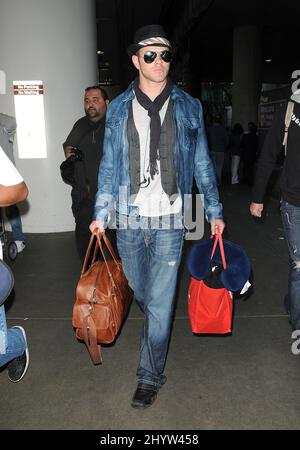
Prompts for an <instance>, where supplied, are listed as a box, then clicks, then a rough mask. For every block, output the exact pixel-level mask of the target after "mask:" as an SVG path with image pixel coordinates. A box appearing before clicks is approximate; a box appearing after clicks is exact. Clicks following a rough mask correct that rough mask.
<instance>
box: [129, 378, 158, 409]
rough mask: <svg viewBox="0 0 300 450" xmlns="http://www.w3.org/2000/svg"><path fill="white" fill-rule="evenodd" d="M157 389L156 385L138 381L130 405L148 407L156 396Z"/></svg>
mask: <svg viewBox="0 0 300 450" xmlns="http://www.w3.org/2000/svg"><path fill="white" fill-rule="evenodd" d="M157 391H158V389H157V387H155V386H153V385H151V384H146V383H138V386H137V389H136V391H135V393H134V396H133V398H132V401H131V406H132V407H133V408H149V406H151V405H152V403H153V402H154V401H155V399H156V397H157Z"/></svg>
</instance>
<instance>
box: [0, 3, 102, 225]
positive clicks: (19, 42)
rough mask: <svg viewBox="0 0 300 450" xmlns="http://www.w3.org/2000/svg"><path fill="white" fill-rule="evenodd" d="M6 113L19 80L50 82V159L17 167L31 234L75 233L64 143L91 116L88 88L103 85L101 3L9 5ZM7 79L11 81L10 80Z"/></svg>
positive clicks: (2, 13) (3, 28)
mask: <svg viewBox="0 0 300 450" xmlns="http://www.w3.org/2000/svg"><path fill="white" fill-rule="evenodd" d="M0 42H1V48H0V71H1V74H3V73H4V74H5V82H6V89H5V93H4V94H3V93H2V92H1V90H0V110H1V112H4V113H6V114H10V115H15V110H14V100H13V81H17V80H42V81H43V84H44V104H45V127H46V140H47V158H45V159H19V158H18V143H17V140H15V145H14V149H15V159H16V166H17V167H18V169H19V170H20V172H21V174H22V175H23V177H24V179H25V181H26V183H27V184H28V186H29V191H30V194H29V197H28V205H27V207H25V208H23V205H22V209H24V210H25V212H24V214H23V215H22V222H23V228H24V231H25V232H56V231H69V230H73V229H74V219H73V216H72V213H71V198H70V190H71V188H70V186H68V185H66V184H64V183H63V181H62V180H61V178H60V173H59V165H60V163H61V162H62V161H63V159H64V154H63V150H62V143H63V142H64V140H65V138H66V137H67V135H68V133H69V131H70V130H71V127H72V126H73V124H74V122H75V121H76V120H77V119H79V118H80V117H82V116H83V115H84V110H83V95H84V88H85V87H87V86H89V85H94V84H96V83H97V53H96V45H97V44H96V43H97V39H96V18H95V2H94V0H51V1H49V0H22V1H20V0H1V7H0ZM2 78H3V77H2Z"/></svg>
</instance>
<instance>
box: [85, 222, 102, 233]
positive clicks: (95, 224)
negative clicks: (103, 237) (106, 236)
mask: <svg viewBox="0 0 300 450" xmlns="http://www.w3.org/2000/svg"><path fill="white" fill-rule="evenodd" d="M96 228H99V230H100V232H101V233H104V231H105V228H104V223H103V222H101V220H93V222H92V223H91V224H90V226H89V229H90V231H91V233H93V231H94V230H95V229H96Z"/></svg>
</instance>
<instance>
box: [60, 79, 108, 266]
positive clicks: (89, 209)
mask: <svg viewBox="0 0 300 450" xmlns="http://www.w3.org/2000/svg"><path fill="white" fill-rule="evenodd" d="M108 103H109V100H108V96H107V93H106V91H105V90H104V89H103V88H100V87H99V86H91V87H88V88H86V89H85V95H84V111H85V114H86V115H85V116H84V117H82V118H81V119H79V120H78V121H77V122H76V123H75V124H74V126H73V128H72V130H71V132H70V134H69V135H68V137H67V139H66V141H65V142H64V143H63V148H64V152H65V156H66V158H70V157H71V156H72V155H74V154H75V153H76V149H79V150H80V152H81V154H82V158H81V160H77V161H76V162H75V163H74V183H73V184H72V192H71V196H72V212H73V215H74V218H75V223H76V226H75V237H76V246H77V250H78V253H79V256H80V259H81V261H82V262H83V260H84V256H85V253H86V249H87V246H88V243H89V240H90V236H91V233H90V230H89V224H90V223H91V220H92V218H93V212H94V201H95V196H96V192H97V186H98V168H99V164H100V160H101V158H102V153H103V138H104V128H105V114H106V110H107V105H108Z"/></svg>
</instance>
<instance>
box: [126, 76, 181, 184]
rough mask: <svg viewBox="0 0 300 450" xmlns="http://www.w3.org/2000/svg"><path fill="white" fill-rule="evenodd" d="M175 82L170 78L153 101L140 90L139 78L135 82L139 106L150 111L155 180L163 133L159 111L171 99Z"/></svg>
mask: <svg viewBox="0 0 300 450" xmlns="http://www.w3.org/2000/svg"><path fill="white" fill-rule="evenodd" d="M172 86H173V82H172V81H171V80H170V78H168V79H167V83H166V85H165V87H164V89H163V90H162V92H161V93H160V94H159V95H158V96H157V97H156V98H155V100H154V101H152V100H151V99H150V98H149V97H148V96H147V95H146V94H145V93H144V92H142V91H141V89H140V88H139V78H136V79H135V81H134V91H135V95H136V98H137V101H138V102H139V104H140V105H141V106H142V107H143V108H145V109H146V110H147V111H148V116H149V117H150V158H149V159H150V167H149V170H150V176H151V179H152V180H153V177H154V175H155V174H157V173H158V167H157V161H158V159H159V152H158V145H159V140H160V132H161V121H160V115H159V111H160V110H161V108H162V107H163V105H164V103H165V102H166V100H167V99H168V98H169V97H170V93H171V90H172Z"/></svg>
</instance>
